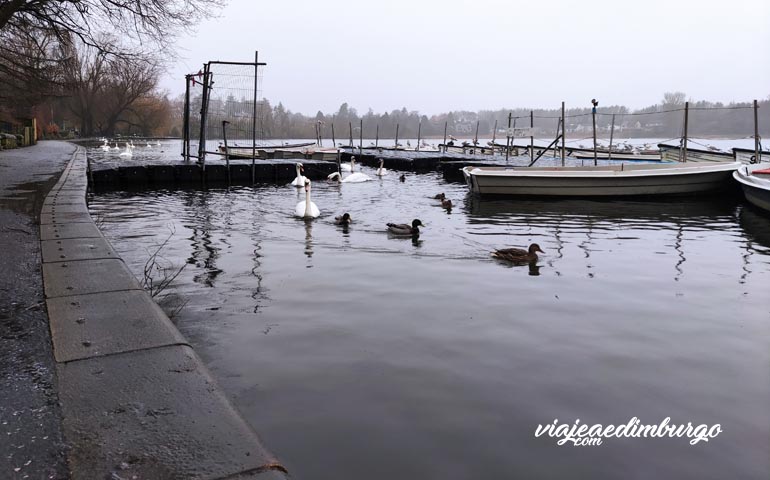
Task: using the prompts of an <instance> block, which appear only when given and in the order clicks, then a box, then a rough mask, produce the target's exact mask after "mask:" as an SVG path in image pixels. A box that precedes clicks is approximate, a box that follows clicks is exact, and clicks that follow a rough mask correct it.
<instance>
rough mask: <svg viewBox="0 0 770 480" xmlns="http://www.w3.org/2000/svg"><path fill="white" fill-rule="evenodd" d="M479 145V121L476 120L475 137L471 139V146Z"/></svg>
mask: <svg viewBox="0 0 770 480" xmlns="http://www.w3.org/2000/svg"><path fill="white" fill-rule="evenodd" d="M478 143H479V121H478V120H476V136H475V137H473V145H478Z"/></svg>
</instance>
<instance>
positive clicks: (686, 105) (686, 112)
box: [682, 102, 690, 162]
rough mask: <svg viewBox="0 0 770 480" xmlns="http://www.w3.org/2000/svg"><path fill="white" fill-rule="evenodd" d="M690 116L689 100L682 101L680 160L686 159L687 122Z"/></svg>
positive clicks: (684, 160)
mask: <svg viewBox="0 0 770 480" xmlns="http://www.w3.org/2000/svg"><path fill="white" fill-rule="evenodd" d="M689 116H690V102H684V140H683V144H682V161H683V162H686V161H687V122H688V118H689Z"/></svg>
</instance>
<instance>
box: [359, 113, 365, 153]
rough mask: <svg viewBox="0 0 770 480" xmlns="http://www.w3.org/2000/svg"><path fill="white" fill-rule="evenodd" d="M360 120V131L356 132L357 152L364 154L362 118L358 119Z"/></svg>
mask: <svg viewBox="0 0 770 480" xmlns="http://www.w3.org/2000/svg"><path fill="white" fill-rule="evenodd" d="M360 122H361V131H360V132H358V153H359V154H360V155H363V154H364V119H363V118H362V119H360Z"/></svg>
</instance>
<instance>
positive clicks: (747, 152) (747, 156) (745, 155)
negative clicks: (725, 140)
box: [733, 147, 770, 164]
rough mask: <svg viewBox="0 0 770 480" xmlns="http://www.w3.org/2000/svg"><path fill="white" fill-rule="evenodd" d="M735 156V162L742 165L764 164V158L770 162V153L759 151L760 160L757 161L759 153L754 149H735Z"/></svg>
mask: <svg viewBox="0 0 770 480" xmlns="http://www.w3.org/2000/svg"><path fill="white" fill-rule="evenodd" d="M733 156H734V157H735V160H737V161H739V162H741V163H747V164H748V163H762V157H765V158H766V159H768V160H770V152H769V151H767V150H760V151H759V159H757V158H756V157H757V151H756V150H754V149H753V148H737V147H736V148H733Z"/></svg>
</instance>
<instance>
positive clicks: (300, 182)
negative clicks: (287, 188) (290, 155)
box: [291, 163, 307, 188]
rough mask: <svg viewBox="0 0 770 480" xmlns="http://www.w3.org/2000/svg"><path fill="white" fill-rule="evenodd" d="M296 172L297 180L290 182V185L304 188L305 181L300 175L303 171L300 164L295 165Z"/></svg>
mask: <svg viewBox="0 0 770 480" xmlns="http://www.w3.org/2000/svg"><path fill="white" fill-rule="evenodd" d="M296 170H297V178H295V179H294V181H293V182H291V185H292V186H294V187H298V188H300V187H304V186H305V180H307V179H306V178H305V177H304V176H303V175H302V172H303V171H304V170H305V168H304V166H303V165H302V164H301V163H297V165H296Z"/></svg>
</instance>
